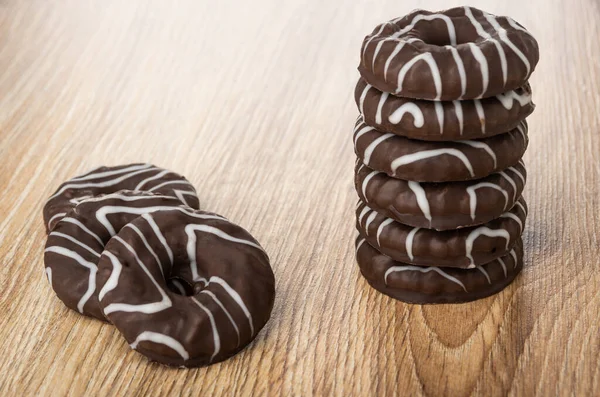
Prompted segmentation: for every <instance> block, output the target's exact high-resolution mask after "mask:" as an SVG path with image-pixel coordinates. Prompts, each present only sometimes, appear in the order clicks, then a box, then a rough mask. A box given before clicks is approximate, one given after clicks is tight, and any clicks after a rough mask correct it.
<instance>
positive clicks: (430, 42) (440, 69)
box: [358, 7, 539, 101]
mask: <svg viewBox="0 0 600 397" xmlns="http://www.w3.org/2000/svg"><path fill="white" fill-rule="evenodd" d="M538 60H539V49H538V44H537V41H536V40H535V39H534V38H533V36H532V35H531V34H530V33H529V32H528V31H527V30H526V29H525V28H524V27H523V26H521V25H519V24H518V23H517V22H515V21H514V20H512V19H511V18H509V17H498V16H494V15H491V14H488V13H486V12H483V11H481V10H478V9H476V8H472V7H458V8H451V9H449V10H445V11H442V12H439V13H433V12H429V11H423V10H415V11H413V12H411V13H410V14H408V15H407V16H405V17H401V18H397V19H394V20H391V21H389V22H386V23H383V24H381V25H379V26H377V27H376V28H375V29H374V30H373V32H372V33H371V34H370V35H368V36H367V37H365V39H364V41H363V46H362V50H361V60H360V65H359V67H358V70H359V72H360V74H361V75H362V77H363V78H364V79H365V80H366V81H367V82H368V83H369V84H371V85H372V86H374V87H376V88H377V89H379V90H380V91H383V92H389V93H392V94H395V95H397V96H401V97H406V98H415V99H427V100H436V101H452V100H461V99H478V98H487V97H491V96H495V95H498V94H502V93H504V92H508V91H510V90H515V89H517V88H518V87H521V86H522V85H524V84H525V83H526V82H527V80H528V79H529V77H530V76H531V73H533V71H534V70H535V67H536V65H537V62H538Z"/></svg>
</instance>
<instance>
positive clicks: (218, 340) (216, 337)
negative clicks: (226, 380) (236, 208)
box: [192, 297, 221, 362]
mask: <svg viewBox="0 0 600 397" xmlns="http://www.w3.org/2000/svg"><path fill="white" fill-rule="evenodd" d="M192 301H194V303H195V304H196V305H198V307H199V308H200V309H202V310H203V311H204V312H205V313H206V315H207V316H208V319H209V321H210V327H211V328H212V334H213V343H214V346H215V350H214V351H213V354H212V356H210V361H211V362H212V360H214V359H215V356H216V355H217V354H219V352H220V351H221V338H220V336H219V331H218V330H217V323H216V322H215V317H214V316H213V314H212V313H211V312H210V310H208V308H207V307H206V306H204V305H203V304H202V303H200V302H199V301H198V299H196V298H194V297H192Z"/></svg>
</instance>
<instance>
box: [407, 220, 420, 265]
mask: <svg viewBox="0 0 600 397" xmlns="http://www.w3.org/2000/svg"><path fill="white" fill-rule="evenodd" d="M420 229H421V228H419V227H415V228H414V229H412V230H411V231H410V233H408V236H406V242H405V244H406V245H405V247H406V253H407V254H408V257H409V258H410V260H411V261H412V260H413V259H414V256H413V241H414V239H415V234H417V232H418V231H419V230H420Z"/></svg>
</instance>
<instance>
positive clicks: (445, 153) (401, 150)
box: [354, 116, 529, 182]
mask: <svg viewBox="0 0 600 397" xmlns="http://www.w3.org/2000/svg"><path fill="white" fill-rule="evenodd" d="M528 143H529V140H528V137H527V122H526V121H525V120H523V121H522V122H521V124H520V125H519V126H517V128H515V129H514V130H512V131H510V132H509V133H506V134H500V135H496V136H493V137H490V138H486V139H480V140H463V141H453V142H430V141H420V140H416V139H409V138H404V137H401V136H398V135H395V134H391V133H382V132H379V131H377V130H376V129H375V128H373V127H370V126H368V125H366V124H365V123H364V122H363V120H362V117H361V116H359V118H358V120H357V121H356V125H355V127H354V151H355V152H356V155H357V157H358V158H359V159H360V160H361V161H362V162H363V163H364V164H365V165H367V166H368V167H369V168H372V169H374V170H377V171H382V172H385V173H386V174H388V175H389V176H391V177H394V178H400V179H406V180H411V181H416V182H449V181H464V180H471V179H479V178H484V177H486V176H488V175H490V174H492V173H494V172H499V171H502V170H504V169H506V168H508V167H511V166H514V165H516V164H517V163H518V162H519V160H520V159H521V157H523V154H524V153H525V150H526V149H527V145H528Z"/></svg>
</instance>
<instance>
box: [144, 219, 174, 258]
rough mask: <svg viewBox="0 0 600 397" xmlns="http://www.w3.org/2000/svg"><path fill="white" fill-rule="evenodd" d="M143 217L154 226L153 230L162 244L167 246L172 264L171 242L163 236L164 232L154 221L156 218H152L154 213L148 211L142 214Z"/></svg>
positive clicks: (166, 249)
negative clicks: (168, 242)
mask: <svg viewBox="0 0 600 397" xmlns="http://www.w3.org/2000/svg"><path fill="white" fill-rule="evenodd" d="M142 218H144V219H145V220H146V222H148V224H149V225H150V227H151V228H152V231H153V232H154V234H155V235H156V237H157V238H158V241H160V243H161V244H162V246H163V247H164V248H165V251H166V252H167V255H168V256H169V260H170V261H171V265H172V264H173V251H171V248H170V247H169V244H167V239H165V236H163V234H162V232H161V231H160V228H159V227H158V225H157V224H156V222H154V218H152V215H150V214H148V213H146V214H142Z"/></svg>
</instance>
